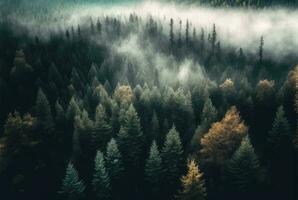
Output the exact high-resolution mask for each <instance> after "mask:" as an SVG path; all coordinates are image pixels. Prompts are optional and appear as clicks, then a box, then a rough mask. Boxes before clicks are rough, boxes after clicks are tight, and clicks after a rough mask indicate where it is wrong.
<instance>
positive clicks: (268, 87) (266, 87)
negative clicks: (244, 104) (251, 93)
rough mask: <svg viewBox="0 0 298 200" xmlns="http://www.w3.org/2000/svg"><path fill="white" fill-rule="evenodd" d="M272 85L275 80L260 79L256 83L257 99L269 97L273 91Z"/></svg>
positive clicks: (261, 99)
mask: <svg viewBox="0 0 298 200" xmlns="http://www.w3.org/2000/svg"><path fill="white" fill-rule="evenodd" d="M274 85H275V82H274V81H272V80H267V79H264V80H260V81H259V83H258V84H257V89H256V91H257V93H256V98H257V100H259V101H263V100H267V98H271V95H273V93H274ZM268 100H269V99H268Z"/></svg>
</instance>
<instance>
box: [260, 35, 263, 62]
mask: <svg viewBox="0 0 298 200" xmlns="http://www.w3.org/2000/svg"><path fill="white" fill-rule="evenodd" d="M263 53H264V37H263V36H261V38H260V45H259V63H260V64H262V63H263Z"/></svg>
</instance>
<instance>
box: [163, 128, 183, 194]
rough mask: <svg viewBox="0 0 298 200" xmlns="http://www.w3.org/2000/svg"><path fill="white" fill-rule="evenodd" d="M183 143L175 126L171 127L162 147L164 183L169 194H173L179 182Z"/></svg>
mask: <svg viewBox="0 0 298 200" xmlns="http://www.w3.org/2000/svg"><path fill="white" fill-rule="evenodd" d="M182 153H183V149H182V143H181V140H180V136H179V133H178V132H177V131H176V128H175V126H173V127H172V128H171V130H170V131H169V133H168V134H167V136H166V140H165V143H164V147H163V149H162V153H161V157H162V163H163V164H162V167H163V173H164V176H163V184H164V190H165V193H166V194H167V195H170V194H173V191H176V189H177V187H178V184H179V176H180V170H181V161H182Z"/></svg>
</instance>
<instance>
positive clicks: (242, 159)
mask: <svg viewBox="0 0 298 200" xmlns="http://www.w3.org/2000/svg"><path fill="white" fill-rule="evenodd" d="M260 172H261V171H260V164H259V161H258V158H257V155H256V154H255V151H254V148H253V146H252V145H251V143H250V140H249V138H248V136H246V137H245V138H243V140H242V142H241V145H240V147H239V148H238V149H237V151H236V152H235V153H234V155H233V157H232V158H231V160H230V161H229V162H228V164H227V167H226V169H225V175H224V177H225V180H226V181H225V183H227V184H228V186H229V187H230V188H229V189H231V191H233V192H246V193H251V192H256V191H255V189H257V187H258V185H257V184H258V183H259V180H260V177H261V176H260V175H261V174H260Z"/></svg>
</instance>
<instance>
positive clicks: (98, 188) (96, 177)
mask: <svg viewBox="0 0 298 200" xmlns="http://www.w3.org/2000/svg"><path fill="white" fill-rule="evenodd" d="M94 163H95V167H94V174H93V179H92V185H93V189H94V191H95V194H96V196H97V198H98V199H103V200H107V199H110V196H111V186H110V178H109V175H108V173H107V171H106V167H105V160H104V156H103V154H102V153H101V152H100V151H97V153H96V156H95V160H94Z"/></svg>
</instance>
